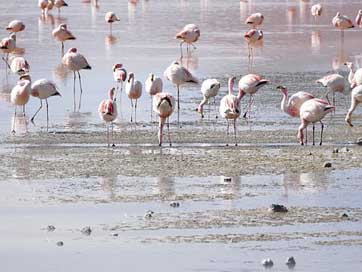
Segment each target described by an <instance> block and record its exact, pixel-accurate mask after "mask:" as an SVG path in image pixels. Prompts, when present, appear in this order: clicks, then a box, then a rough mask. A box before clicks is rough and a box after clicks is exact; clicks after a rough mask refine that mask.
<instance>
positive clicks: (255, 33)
mask: <svg viewBox="0 0 362 272" xmlns="http://www.w3.org/2000/svg"><path fill="white" fill-rule="evenodd" d="M263 36H264V34H263V31H262V30H260V29H250V30H248V31H247V32H246V33H245V34H244V38H245V40H246V42H247V43H248V44H249V45H252V44H255V43H256V42H257V41H260V40H262V39H263Z"/></svg>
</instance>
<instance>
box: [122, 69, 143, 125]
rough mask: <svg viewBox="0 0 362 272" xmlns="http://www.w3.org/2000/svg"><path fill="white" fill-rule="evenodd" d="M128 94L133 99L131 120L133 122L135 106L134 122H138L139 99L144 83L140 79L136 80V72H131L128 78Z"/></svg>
mask: <svg viewBox="0 0 362 272" xmlns="http://www.w3.org/2000/svg"><path fill="white" fill-rule="evenodd" d="M125 89H126V94H127V96H128V98H129V99H130V100H131V106H132V112H131V122H133V108H134V122H135V123H136V122H137V119H136V117H137V100H138V99H139V98H140V97H141V95H142V83H141V82H140V81H138V80H135V76H134V73H129V75H128V79H127V81H126V87H125ZM133 100H136V101H135V104H133Z"/></svg>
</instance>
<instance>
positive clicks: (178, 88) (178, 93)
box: [177, 85, 180, 125]
mask: <svg viewBox="0 0 362 272" xmlns="http://www.w3.org/2000/svg"><path fill="white" fill-rule="evenodd" d="M179 123H180V87H179V85H177V125H178V124H179Z"/></svg>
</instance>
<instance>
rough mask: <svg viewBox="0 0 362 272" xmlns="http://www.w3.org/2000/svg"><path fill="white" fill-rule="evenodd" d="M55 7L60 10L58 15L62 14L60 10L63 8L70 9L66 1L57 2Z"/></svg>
mask: <svg viewBox="0 0 362 272" xmlns="http://www.w3.org/2000/svg"><path fill="white" fill-rule="evenodd" d="M54 6H55V7H56V8H57V9H58V14H60V9H61V8H62V7H68V4H67V3H66V2H65V1H64V0H55V2H54Z"/></svg>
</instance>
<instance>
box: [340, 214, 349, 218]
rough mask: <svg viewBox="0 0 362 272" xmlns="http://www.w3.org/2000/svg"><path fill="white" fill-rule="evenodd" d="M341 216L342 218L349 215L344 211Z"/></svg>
mask: <svg viewBox="0 0 362 272" xmlns="http://www.w3.org/2000/svg"><path fill="white" fill-rule="evenodd" d="M341 217H342V218H348V217H349V216H348V214H346V213H344V214H342V215H341Z"/></svg>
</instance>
